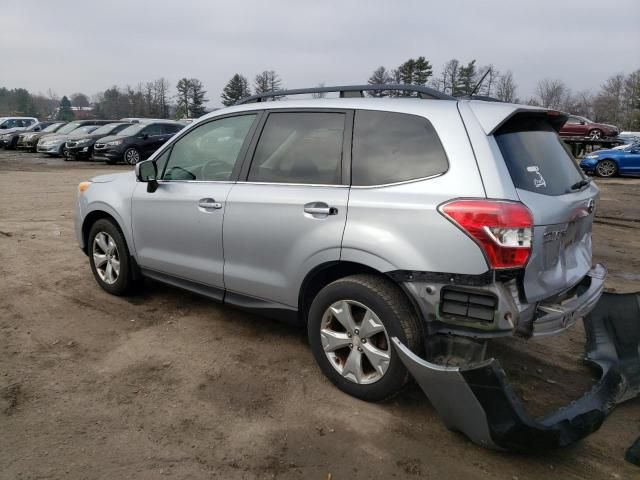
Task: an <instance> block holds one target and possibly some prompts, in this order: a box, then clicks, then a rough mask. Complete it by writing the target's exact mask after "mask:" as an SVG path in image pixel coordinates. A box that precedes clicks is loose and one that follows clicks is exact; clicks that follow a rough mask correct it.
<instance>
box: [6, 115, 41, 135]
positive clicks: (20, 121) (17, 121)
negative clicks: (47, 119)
mask: <svg viewBox="0 0 640 480" xmlns="http://www.w3.org/2000/svg"><path fill="white" fill-rule="evenodd" d="M34 123H38V119H37V118H35V117H0V131H3V132H2V133H9V132H15V131H17V130H24V129H25V128H28V127H30V126H31V125H33V124H34Z"/></svg>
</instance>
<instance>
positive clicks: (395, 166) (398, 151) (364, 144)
mask: <svg viewBox="0 0 640 480" xmlns="http://www.w3.org/2000/svg"><path fill="white" fill-rule="evenodd" d="M351 169H352V170H351V172H352V173H351V178H352V184H353V185H360V186H363V185H385V184H389V183H397V182H404V181H408V180H415V179H419V178H425V177H431V176H433V175H438V174H441V173H444V172H446V171H447V169H448V162H447V156H446V154H445V152H444V148H443V147H442V143H440V139H439V138H438V134H437V133H436V131H435V129H434V128H433V125H431V122H429V121H428V120H427V119H426V118H424V117H419V116H417V115H408V114H404V113H394V112H379V111H368V110H359V111H357V112H356V118H355V124H354V130H353V157H352V167H351Z"/></svg>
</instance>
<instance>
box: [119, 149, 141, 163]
mask: <svg viewBox="0 0 640 480" xmlns="http://www.w3.org/2000/svg"><path fill="white" fill-rule="evenodd" d="M123 156H124V161H125V163H128V164H129V165H135V164H136V163H138V162H139V161H140V152H138V150H136V149H135V148H133V147H132V148H127V149H126V150H125V151H124V155H123Z"/></svg>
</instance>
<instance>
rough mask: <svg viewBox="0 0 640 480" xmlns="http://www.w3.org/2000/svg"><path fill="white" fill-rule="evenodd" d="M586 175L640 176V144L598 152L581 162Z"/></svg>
mask: <svg viewBox="0 0 640 480" xmlns="http://www.w3.org/2000/svg"><path fill="white" fill-rule="evenodd" d="M580 168H582V170H584V171H585V173H591V174H593V173H595V174H596V175H598V176H599V177H613V176H615V175H634V176H640V143H634V144H632V145H627V146H626V147H624V148H621V149H612V150H598V151H597V152H593V153H591V154H589V155H587V156H586V157H584V160H582V161H581V162H580Z"/></svg>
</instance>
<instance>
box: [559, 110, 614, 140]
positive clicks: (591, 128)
mask: <svg viewBox="0 0 640 480" xmlns="http://www.w3.org/2000/svg"><path fill="white" fill-rule="evenodd" d="M618 133H620V131H619V130H618V127H616V126H615V125H607V124H606V123H596V122H592V121H591V120H589V119H588V118H584V117H578V116H575V115H572V116H570V117H569V119H568V120H567V122H566V123H565V124H564V125H563V126H562V128H561V129H560V136H561V137H589V138H590V139H592V140H598V139H599V138H604V137H617V136H618Z"/></svg>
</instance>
